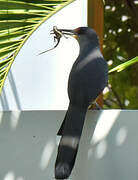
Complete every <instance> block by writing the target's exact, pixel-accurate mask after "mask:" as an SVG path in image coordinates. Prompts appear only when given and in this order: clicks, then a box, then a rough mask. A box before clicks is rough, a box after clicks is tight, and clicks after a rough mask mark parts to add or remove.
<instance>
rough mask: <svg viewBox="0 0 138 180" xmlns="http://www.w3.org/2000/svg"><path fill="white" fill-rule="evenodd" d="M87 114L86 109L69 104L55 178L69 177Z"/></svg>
mask: <svg viewBox="0 0 138 180" xmlns="http://www.w3.org/2000/svg"><path fill="white" fill-rule="evenodd" d="M85 115H86V110H85V109H78V108H75V107H72V106H71V105H70V106H69V109H68V111H67V113H66V115H65V119H64V122H63V123H62V125H61V128H60V130H59V132H60V133H59V134H61V135H62V137H61V140H60V143H59V147H58V154H57V159H56V163H55V178H56V179H67V178H68V177H69V175H70V174H71V171H72V169H73V167H74V163H75V159H76V155H77V152H78V147H79V142H80V137H81V134H82V128H83V124H84V119H85Z"/></svg>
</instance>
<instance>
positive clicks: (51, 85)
mask: <svg viewBox="0 0 138 180" xmlns="http://www.w3.org/2000/svg"><path fill="white" fill-rule="evenodd" d="M86 25H87V3H86V1H85V0H76V1H75V2H73V3H72V4H70V5H68V6H67V7H65V8H63V9H62V10H61V11H59V12H58V13H56V14H55V15H54V16H52V17H51V18H50V19H48V20H47V21H46V22H45V23H44V24H42V25H41V26H40V27H39V28H38V29H37V30H36V31H35V32H34V33H33V34H32V36H31V37H30V38H29V39H28V41H27V42H26V43H25V45H24V46H23V48H22V49H21V51H20V52H19V54H18V56H17V58H16V59H15V62H14V64H13V65H12V68H11V71H10V73H9V75H8V78H7V79H6V82H5V86H4V90H3V92H2V96H1V97H0V110H60V109H67V106H68V96H67V81H68V75H69V72H70V70H71V67H72V64H73V62H74V61H75V59H76V58H77V56H78V53H79V46H78V43H77V42H76V40H75V39H73V38H69V39H65V38H62V39H61V42H60V44H59V46H58V47H57V48H56V49H54V50H53V51H49V52H47V53H45V54H42V55H40V56H37V54H39V53H40V52H42V51H45V50H47V49H50V48H52V47H53V46H54V45H55V44H54V43H53V42H54V41H53V36H52V35H50V30H52V29H53V26H57V27H58V28H70V29H72V28H77V27H79V26H86Z"/></svg>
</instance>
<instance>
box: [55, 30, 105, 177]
mask: <svg viewBox="0 0 138 180" xmlns="http://www.w3.org/2000/svg"><path fill="white" fill-rule="evenodd" d="M59 31H60V32H62V33H63V34H66V35H71V36H75V38H76V39H77V41H78V43H79V46H80V52H79V56H78V58H77V59H76V61H75V62H74V64H73V66H72V69H71V72H70V75H69V80H68V96H69V101H70V102H69V107H68V110H67V112H66V115H65V118H64V121H63V123H62V125H61V127H60V129H59V131H58V133H57V135H60V136H61V140H60V143H59V146H58V153H57V159H56V163H55V178H56V179H67V178H68V177H69V176H70V174H71V171H72V169H73V167H74V163H75V159H76V155H77V151H78V146H79V142H80V137H81V134H82V129H83V125H84V120H85V116H86V112H87V109H88V106H89V105H90V103H91V102H94V101H95V99H96V98H97V96H98V95H99V94H100V93H101V92H102V91H103V89H104V87H105V86H106V85H107V82H108V67H107V63H106V61H105V60H104V58H103V56H102V54H101V52H100V47H99V40H98V37H97V34H96V32H95V31H94V30H93V29H91V28H89V27H79V28H77V29H74V30H68V29H59Z"/></svg>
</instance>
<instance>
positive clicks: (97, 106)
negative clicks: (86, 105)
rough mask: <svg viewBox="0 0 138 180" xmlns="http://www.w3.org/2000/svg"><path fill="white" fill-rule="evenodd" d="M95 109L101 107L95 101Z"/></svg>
mask: <svg viewBox="0 0 138 180" xmlns="http://www.w3.org/2000/svg"><path fill="white" fill-rule="evenodd" d="M95 109H96V110H100V109H102V108H101V107H100V105H99V104H98V103H97V102H96V101H95Z"/></svg>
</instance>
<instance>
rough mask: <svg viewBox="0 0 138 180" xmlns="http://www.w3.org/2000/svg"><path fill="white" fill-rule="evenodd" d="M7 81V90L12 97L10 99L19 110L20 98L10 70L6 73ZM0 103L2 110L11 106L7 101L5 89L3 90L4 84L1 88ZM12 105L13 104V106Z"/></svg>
mask: <svg viewBox="0 0 138 180" xmlns="http://www.w3.org/2000/svg"><path fill="white" fill-rule="evenodd" d="M7 83H9V86H8V87H9V88H10V89H7V92H8V93H10V94H11V97H12V101H11V102H13V103H14V104H15V107H16V109H17V110H21V103H20V99H19V95H18V91H17V87H16V84H15V80H14V77H13V73H12V71H11V70H10V71H9V73H8V77H7ZM0 104H1V109H2V110H6V111H7V110H10V109H11V108H10V107H9V102H8V99H7V96H6V90H5V86H4V87H3V90H2V94H1V95H0ZM13 107H14V106H13Z"/></svg>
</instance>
